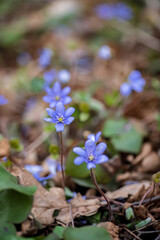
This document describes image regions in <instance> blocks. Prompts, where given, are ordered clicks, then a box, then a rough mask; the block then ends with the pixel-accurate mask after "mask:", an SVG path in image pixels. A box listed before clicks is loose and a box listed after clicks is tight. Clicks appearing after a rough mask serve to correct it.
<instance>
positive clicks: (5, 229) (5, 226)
mask: <svg viewBox="0 0 160 240" xmlns="http://www.w3.org/2000/svg"><path fill="white" fill-rule="evenodd" d="M7 235H16V228H15V226H14V225H13V224H12V223H1V224H0V236H7Z"/></svg>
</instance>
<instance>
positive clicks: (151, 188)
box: [138, 183, 154, 207]
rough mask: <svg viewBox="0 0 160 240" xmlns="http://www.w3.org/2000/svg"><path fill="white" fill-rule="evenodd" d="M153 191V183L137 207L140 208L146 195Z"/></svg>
mask: <svg viewBox="0 0 160 240" xmlns="http://www.w3.org/2000/svg"><path fill="white" fill-rule="evenodd" d="M153 189H154V183H153V184H152V185H151V187H150V188H149V189H148V191H147V192H146V193H145V194H144V195H143V197H142V199H141V201H140V203H139V205H138V207H140V206H141V205H142V203H143V201H144V199H145V198H146V197H147V195H148V194H149V193H150V192H151V191H152V190H153Z"/></svg>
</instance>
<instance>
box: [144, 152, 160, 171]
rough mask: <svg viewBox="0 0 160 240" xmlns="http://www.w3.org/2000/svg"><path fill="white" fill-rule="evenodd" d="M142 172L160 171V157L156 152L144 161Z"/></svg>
mask: <svg viewBox="0 0 160 240" xmlns="http://www.w3.org/2000/svg"><path fill="white" fill-rule="evenodd" d="M141 167H142V168H141V171H142V172H158V171H159V170H160V157H159V156H158V154H157V153H156V152H151V153H150V154H149V155H148V156H147V157H145V158H144V159H143V161H142V165H141Z"/></svg>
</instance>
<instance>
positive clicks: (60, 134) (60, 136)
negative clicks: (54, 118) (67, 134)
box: [59, 132, 65, 189]
mask: <svg viewBox="0 0 160 240" xmlns="http://www.w3.org/2000/svg"><path fill="white" fill-rule="evenodd" d="M59 141H60V154H61V172H62V187H63V189H65V178H64V169H63V138H62V132H59Z"/></svg>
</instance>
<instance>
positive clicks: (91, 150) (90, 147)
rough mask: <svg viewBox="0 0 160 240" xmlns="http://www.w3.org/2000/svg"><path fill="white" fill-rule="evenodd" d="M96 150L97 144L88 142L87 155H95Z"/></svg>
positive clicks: (86, 146)
mask: <svg viewBox="0 0 160 240" xmlns="http://www.w3.org/2000/svg"><path fill="white" fill-rule="evenodd" d="M95 148H96V144H95V142H94V141H92V140H87V141H86V142H85V149H86V152H87V153H89V154H90V153H94V151H95Z"/></svg>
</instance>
